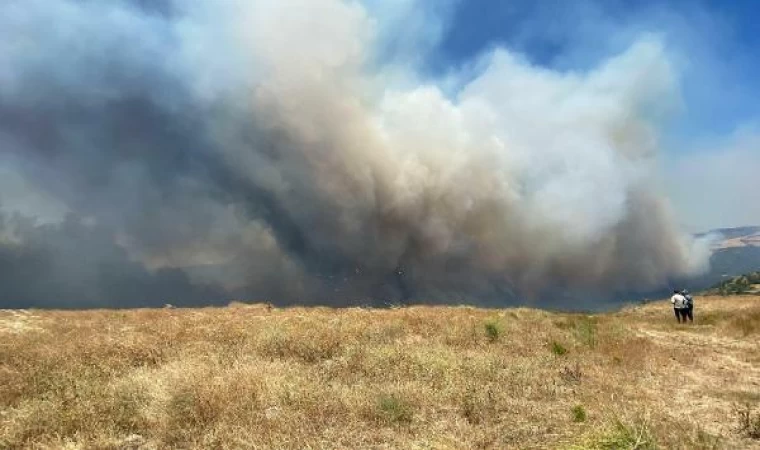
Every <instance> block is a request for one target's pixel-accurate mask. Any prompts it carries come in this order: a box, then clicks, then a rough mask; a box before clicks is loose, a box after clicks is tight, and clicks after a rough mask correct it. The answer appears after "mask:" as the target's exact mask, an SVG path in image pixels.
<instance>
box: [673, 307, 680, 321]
mask: <svg viewBox="0 0 760 450" xmlns="http://www.w3.org/2000/svg"><path fill="white" fill-rule="evenodd" d="M673 312H674V313H675V314H676V320H677V321H678V323H681V310H680V309H678V308H673Z"/></svg>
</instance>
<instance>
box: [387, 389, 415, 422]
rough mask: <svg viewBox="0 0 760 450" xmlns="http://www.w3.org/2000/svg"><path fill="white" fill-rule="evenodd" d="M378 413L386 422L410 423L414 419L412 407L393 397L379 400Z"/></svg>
mask: <svg viewBox="0 0 760 450" xmlns="http://www.w3.org/2000/svg"><path fill="white" fill-rule="evenodd" d="M379 407H380V412H381V413H382V415H383V417H385V419H386V420H387V421H388V422H391V423H410V422H411V421H412V418H413V417H414V411H413V409H412V406H411V405H410V404H409V403H407V402H405V401H403V400H402V399H400V398H398V397H397V396H395V395H385V396H382V397H381V398H380V402H379Z"/></svg>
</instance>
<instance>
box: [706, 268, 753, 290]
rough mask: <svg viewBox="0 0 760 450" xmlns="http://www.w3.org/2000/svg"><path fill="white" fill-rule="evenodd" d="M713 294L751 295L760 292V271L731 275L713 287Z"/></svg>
mask: <svg viewBox="0 0 760 450" xmlns="http://www.w3.org/2000/svg"><path fill="white" fill-rule="evenodd" d="M706 293H707V294H711V295H747V294H749V295H751V294H758V293H760V271H758V272H750V273H747V274H744V275H738V276H735V277H731V278H729V279H727V280H723V281H721V282H720V283H718V284H716V285H714V286H713V287H711V288H710V289H709V290H708V291H707V292H706Z"/></svg>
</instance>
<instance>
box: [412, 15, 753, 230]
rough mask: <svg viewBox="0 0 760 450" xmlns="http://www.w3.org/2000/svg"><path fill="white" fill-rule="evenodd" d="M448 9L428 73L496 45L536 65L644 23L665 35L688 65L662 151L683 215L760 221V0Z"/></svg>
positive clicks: (705, 222)
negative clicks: (678, 177) (676, 181)
mask: <svg viewBox="0 0 760 450" xmlns="http://www.w3.org/2000/svg"><path fill="white" fill-rule="evenodd" d="M443 15H444V16H445V17H446V19H445V20H444V22H445V24H446V25H445V26H444V28H443V30H442V32H441V34H440V36H439V40H438V42H437V45H436V46H435V47H434V48H433V49H432V51H431V52H430V53H429V56H428V57H427V59H426V61H425V66H426V69H427V70H428V71H430V73H437V72H441V71H446V70H450V68H451V67H452V66H457V65H461V64H465V63H467V62H468V61H471V60H472V59H473V58H474V57H475V56H476V55H478V54H481V53H483V52H486V51H488V50H489V49H491V48H493V47H497V46H498V47H505V48H508V49H510V50H512V51H516V52H519V53H521V54H522V55H523V56H524V57H526V58H527V59H528V60H529V61H530V62H531V63H532V64H535V65H537V66H542V67H547V68H551V69H554V70H558V71H576V70H579V71H583V70H588V69H591V68H593V67H595V66H596V65H598V64H599V63H600V62H601V61H603V60H604V59H606V58H609V57H610V56H612V55H615V54H618V53H620V52H622V51H624V50H625V49H626V48H627V47H628V46H630V45H631V44H632V43H633V42H634V41H635V40H636V39H637V38H638V37H640V36H641V35H642V34H644V33H654V34H656V35H658V36H659V37H660V38H661V39H662V40H663V41H664V43H665V46H666V49H667V51H668V53H669V55H671V57H672V58H673V60H674V61H676V62H677V65H678V67H679V69H680V79H679V87H680V94H681V96H682V103H683V104H682V108H681V110H680V111H679V113H678V114H676V115H675V116H674V117H673V118H672V120H671V121H670V122H669V123H667V124H664V126H663V135H662V143H661V147H662V148H661V150H662V154H661V157H662V162H663V164H662V166H663V171H664V172H666V173H665V174H664V177H663V178H664V180H665V181H664V188H665V190H666V191H667V192H668V193H669V194H670V197H671V199H672V200H673V202H674V204H675V207H676V210H677V211H678V213H679V214H680V215H681V223H682V224H683V225H684V226H686V227H688V228H691V229H703V228H710V227H722V226H738V225H742V224H745V223H748V222H752V223H760V206H754V205H753V201H754V198H755V192H757V191H759V190H760V183H758V182H757V181H753V180H752V178H755V177H754V174H756V173H760V146H759V145H758V144H759V143H760V139H759V138H758V136H760V131H759V130H758V122H759V120H760V102H758V99H760V76H758V74H760V34H758V32H757V23H760V4H758V3H757V2H754V1H750V0H738V1H730V2H721V1H685V0H683V1H681V0H676V1H670V2H663V1H654V0H643V1H623V0H610V1H603V2H602V1H562V0H545V1H540V2H534V1H524V0H518V1H492V0H463V1H459V2H456V3H454V4H452V5H451V7H450V8H448V9H446V10H445V12H444V13H443ZM718 159H719V160H720V163H719V164H716V163H717V160H718ZM686 168H688V170H689V171H690V172H691V173H686V176H687V177H689V178H690V179H691V180H692V182H691V183H690V186H689V187H688V188H687V187H685V186H684V185H678V186H673V185H672V184H669V183H668V181H667V180H668V179H669V177H668V175H667V173H668V172H671V171H681V172H683V171H685V170H686ZM718 170H724V171H726V172H727V173H722V172H718ZM737 178H738V179H737ZM757 178H760V177H757ZM756 189H757V190H756ZM753 191H755V192H753Z"/></svg>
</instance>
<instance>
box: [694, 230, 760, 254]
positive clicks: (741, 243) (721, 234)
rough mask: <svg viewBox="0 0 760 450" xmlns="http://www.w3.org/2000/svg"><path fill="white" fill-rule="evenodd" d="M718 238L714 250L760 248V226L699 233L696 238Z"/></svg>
mask: <svg viewBox="0 0 760 450" xmlns="http://www.w3.org/2000/svg"><path fill="white" fill-rule="evenodd" d="M708 235H712V236H716V237H717V239H716V240H715V243H714V244H713V248H715V249H716V250H717V249H724V248H737V247H760V226H748V227H737V228H718V229H715V230H711V231H708V232H706V233H698V234H697V235H696V237H704V236H708Z"/></svg>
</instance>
